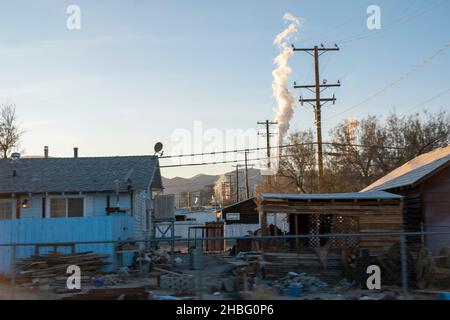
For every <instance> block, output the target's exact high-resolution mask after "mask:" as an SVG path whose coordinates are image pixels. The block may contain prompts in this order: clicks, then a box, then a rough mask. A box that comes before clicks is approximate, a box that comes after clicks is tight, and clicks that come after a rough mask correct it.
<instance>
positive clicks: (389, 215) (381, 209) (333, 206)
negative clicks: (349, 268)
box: [258, 191, 403, 251]
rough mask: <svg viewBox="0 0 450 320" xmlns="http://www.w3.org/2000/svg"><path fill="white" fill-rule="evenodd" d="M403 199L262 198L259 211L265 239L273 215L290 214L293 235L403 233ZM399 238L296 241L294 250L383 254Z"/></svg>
mask: <svg viewBox="0 0 450 320" xmlns="http://www.w3.org/2000/svg"><path fill="white" fill-rule="evenodd" d="M402 206H403V201H402V197H401V196H399V195H395V194H391V193H388V192H384V191H375V192H353V193H333V194H272V193H263V194H261V196H260V198H259V202H258V209H259V212H260V214H261V226H262V230H263V231H262V233H263V235H268V234H269V232H270V228H269V226H268V225H267V218H268V215H270V214H287V216H288V221H289V233H290V234H292V235H293V234H337V233H339V234H341V233H370V232H398V231H402V230H403V228H402V223H403V221H402ZM398 241H399V237H397V236H390V237H386V236H383V237H381V236H364V237H350V236H349V237H331V238H324V237H322V238H319V237H312V238H309V239H295V240H294V242H295V248H296V249H298V250H301V248H302V247H303V248H305V247H308V248H318V247H321V246H325V245H327V246H329V247H330V248H340V249H342V248H367V249H369V250H371V251H380V250H384V249H386V248H388V247H389V246H391V245H392V244H393V243H395V242H398Z"/></svg>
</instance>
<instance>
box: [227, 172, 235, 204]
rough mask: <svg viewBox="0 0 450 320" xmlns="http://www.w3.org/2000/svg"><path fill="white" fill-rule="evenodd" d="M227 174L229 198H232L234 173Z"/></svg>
mask: <svg viewBox="0 0 450 320" xmlns="http://www.w3.org/2000/svg"><path fill="white" fill-rule="evenodd" d="M226 176H227V177H228V195H229V198H230V199H231V194H232V186H233V183H232V182H231V177H232V174H227V175H226Z"/></svg>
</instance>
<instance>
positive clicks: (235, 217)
mask: <svg viewBox="0 0 450 320" xmlns="http://www.w3.org/2000/svg"><path fill="white" fill-rule="evenodd" d="M226 220H228V221H239V220H241V214H240V213H239V212H228V213H227V217H226Z"/></svg>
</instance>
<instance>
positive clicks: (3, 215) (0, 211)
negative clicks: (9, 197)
mask: <svg viewBox="0 0 450 320" xmlns="http://www.w3.org/2000/svg"><path fill="white" fill-rule="evenodd" d="M12 217H13V205H12V202H11V201H8V202H0V220H11V219H12Z"/></svg>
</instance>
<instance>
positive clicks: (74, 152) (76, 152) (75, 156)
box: [73, 147, 78, 158]
mask: <svg viewBox="0 0 450 320" xmlns="http://www.w3.org/2000/svg"><path fill="white" fill-rule="evenodd" d="M73 157H74V158H78V148H77V147H75V148H73Z"/></svg>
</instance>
